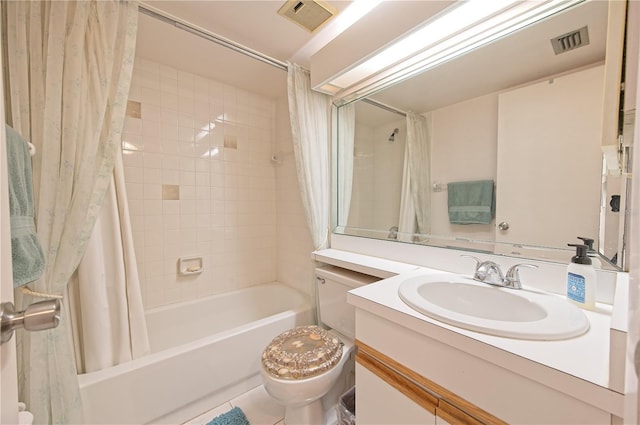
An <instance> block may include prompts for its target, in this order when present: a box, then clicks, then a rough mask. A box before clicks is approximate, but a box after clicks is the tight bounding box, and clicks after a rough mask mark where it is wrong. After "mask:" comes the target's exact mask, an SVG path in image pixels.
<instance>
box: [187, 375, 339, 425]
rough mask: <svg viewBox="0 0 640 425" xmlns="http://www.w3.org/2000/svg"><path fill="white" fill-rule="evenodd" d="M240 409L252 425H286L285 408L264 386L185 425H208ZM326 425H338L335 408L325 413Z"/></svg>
mask: <svg viewBox="0 0 640 425" xmlns="http://www.w3.org/2000/svg"><path fill="white" fill-rule="evenodd" d="M234 407H239V408H241V409H242V411H243V412H244V414H245V416H246V417H247V419H248V420H249V423H250V424H251V425H284V419H283V418H284V407H282V406H280V405H279V404H277V403H276V402H274V401H273V400H272V399H271V397H270V396H269V394H267V392H266V391H265V389H264V387H263V386H262V385H260V386H258V387H256V388H254V389H252V390H250V391H248V392H246V393H244V394H242V395H240V396H238V397H236V398H234V399H232V400H229V401H228V402H226V403H224V404H222V405H221V406H218V407H216V408H213V409H211V410H209V411H208V412H205V413H203V414H202V415H200V416H198V417H195V418H193V419H191V420H190V421H188V422H185V423H184V424H183V425H206V424H207V423H208V422H209V421H211V420H212V419H213V418H215V417H216V416H219V415H221V414H223V413H226V412H228V411H229V410H231V409H233V408H234ZM325 416H326V425H336V424H337V419H338V418H337V413H336V410H335V409H334V408H332V409H329V410H328V411H327V412H325Z"/></svg>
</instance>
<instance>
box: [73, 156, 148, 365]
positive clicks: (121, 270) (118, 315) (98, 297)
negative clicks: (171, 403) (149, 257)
mask: <svg viewBox="0 0 640 425" xmlns="http://www.w3.org/2000/svg"><path fill="white" fill-rule="evenodd" d="M67 305H69V313H70V315H71V316H70V318H71V327H72V333H73V341H74V344H73V346H74V348H75V358H76V369H77V371H78V373H88V372H95V371H98V370H102V369H105V368H108V367H111V366H115V365H118V364H120V363H124V362H127V361H129V360H132V359H135V358H138V357H142V356H144V355H146V354H148V353H149V351H150V348H149V338H148V334H147V325H146V319H145V316H144V305H143V302H142V293H141V289H140V280H139V276H138V265H137V263H136V257H135V252H134V247H133V231H132V230H131V221H130V218H129V207H128V202H127V194H126V190H125V179H124V164H123V161H122V155H121V152H120V151H119V153H118V155H116V163H115V167H114V170H113V176H112V178H111V184H110V185H109V189H108V190H107V193H106V195H105V198H104V202H103V203H102V210H101V212H100V215H99V216H98V218H97V220H96V224H95V226H94V228H93V234H92V235H91V239H89V242H88V243H87V247H86V250H85V253H84V256H83V257H82V261H80V264H79V265H78V269H77V270H76V273H74V275H73V277H72V279H71V282H70V283H69V302H68V303H67Z"/></svg>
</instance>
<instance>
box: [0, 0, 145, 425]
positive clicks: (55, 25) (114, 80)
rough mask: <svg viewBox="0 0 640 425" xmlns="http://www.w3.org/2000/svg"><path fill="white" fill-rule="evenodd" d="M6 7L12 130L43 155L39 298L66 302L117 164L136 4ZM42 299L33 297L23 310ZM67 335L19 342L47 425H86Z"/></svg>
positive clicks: (29, 385)
mask: <svg viewBox="0 0 640 425" xmlns="http://www.w3.org/2000/svg"><path fill="white" fill-rule="evenodd" d="M2 3H3V11H4V13H5V18H6V22H7V38H6V42H7V50H6V52H7V63H8V73H7V74H8V75H7V77H8V85H9V90H8V91H9V93H10V98H9V99H8V104H9V105H10V112H11V125H12V126H13V127H14V128H15V129H16V130H17V131H18V132H20V133H21V134H22V136H23V137H25V138H27V139H29V140H30V141H31V142H32V143H33V144H34V145H35V146H36V149H37V154H36V156H35V157H34V164H33V165H34V170H33V171H34V185H35V187H34V194H35V201H36V220H37V233H38V237H39V239H40V242H41V244H42V246H43V248H44V251H45V256H46V260H47V266H46V269H45V272H44V275H43V277H42V278H41V279H40V280H38V281H37V282H35V283H34V284H32V285H31V289H33V290H34V291H37V292H40V293H46V294H49V296H54V297H59V296H61V295H62V294H63V293H64V292H65V290H66V288H67V284H68V282H69V280H70V278H71V276H72V274H73V272H74V271H75V269H76V268H77V266H78V264H79V262H80V259H81V258H82V255H83V253H84V249H85V246H86V244H87V241H88V240H89V238H90V237H91V234H92V231H93V226H94V223H95V220H96V218H97V216H98V214H99V212H100V207H101V204H102V201H103V198H104V195H105V192H106V190H107V187H108V185H109V182H110V179H111V175H112V172H113V166H114V161H115V158H116V155H117V154H118V145H119V144H120V141H121V139H120V136H121V131H122V125H123V121H124V115H125V109H126V102H127V95H128V91H129V85H130V82H131V74H132V67H133V60H134V50H135V39H136V30H137V18H138V15H137V14H138V11H137V4H136V3H135V2H127V1H96V0H91V1H53V2H44V1H43V2H22V1H15V2H14V1H3V2H2ZM38 297H39V296H34V295H25V296H24V299H23V304H22V307H24V306H25V305H27V304H30V303H32V302H34V301H38ZM64 302H66V300H65V301H64ZM68 326H69V319H68V317H66V315H63V317H62V319H61V322H60V325H59V326H58V328H56V329H52V330H48V331H41V332H32V333H29V332H21V333H20V334H19V337H20V338H19V339H18V341H17V342H18V373H19V376H18V380H19V394H20V398H21V399H22V400H23V401H25V402H26V403H27V406H28V408H29V410H31V411H32V412H33V414H34V416H35V423H38V424H40V423H55V424H65V423H82V422H83V420H82V406H81V400H80V395H79V389H78V381H77V378H76V368H75V364H74V361H73V348H72V345H71V341H70V339H69V337H68V336H69V332H68Z"/></svg>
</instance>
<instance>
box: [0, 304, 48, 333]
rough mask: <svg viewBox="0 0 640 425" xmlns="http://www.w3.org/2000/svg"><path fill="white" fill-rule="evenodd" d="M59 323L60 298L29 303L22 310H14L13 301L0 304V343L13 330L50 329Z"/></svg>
mask: <svg viewBox="0 0 640 425" xmlns="http://www.w3.org/2000/svg"><path fill="white" fill-rule="evenodd" d="M58 323H60V300H57V299H56V300H47V301H40V302H37V303H33V304H31V305H30V306H29V307H27V308H26V310H24V311H16V310H15V307H14V305H13V303H2V305H0V331H1V332H0V343H2V344H4V343H5V342H7V341H9V340H10V339H11V337H12V336H13V331H15V330H16V329H20V328H24V329H25V330H28V331H43V330H45V329H52V328H55V327H56V326H58Z"/></svg>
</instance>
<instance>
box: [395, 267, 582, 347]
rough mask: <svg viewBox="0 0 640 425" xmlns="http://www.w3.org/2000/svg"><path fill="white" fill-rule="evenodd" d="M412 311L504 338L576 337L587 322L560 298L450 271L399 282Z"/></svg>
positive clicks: (400, 291)
mask: <svg viewBox="0 0 640 425" xmlns="http://www.w3.org/2000/svg"><path fill="white" fill-rule="evenodd" d="M398 295H399V296H400V298H401V299H402V300H403V301H404V302H405V303H406V304H407V305H408V306H409V307H411V308H413V309H414V310H416V311H418V312H420V313H422V314H425V315H427V316H429V317H432V318H434V319H437V320H440V321H442V322H445V323H448V324H450V325H454V326H457V327H460V328H464V329H468V330H472V331H476V332H483V333H486V334H490V335H497V336H502V337H507V338H519V339H533V340H558V339H567V338H573V337H576V336H578V335H582V334H583V333H585V332H586V331H587V330H588V329H589V320H588V319H587V317H586V315H585V314H584V312H583V311H582V310H580V309H579V308H578V307H576V306H574V305H573V304H570V303H569V302H567V301H566V300H563V299H562V298H559V297H556V296H553V295H549V294H544V293H540V292H534V291H530V290H526V289H522V290H514V289H508V288H500V287H496V286H491V285H487V284H484V283H480V282H476V281H474V280H473V279H470V278H465V277H462V276H455V275H432V276H416V277H412V278H409V279H407V280H405V281H404V282H402V283H401V284H400V288H399V289H398Z"/></svg>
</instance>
